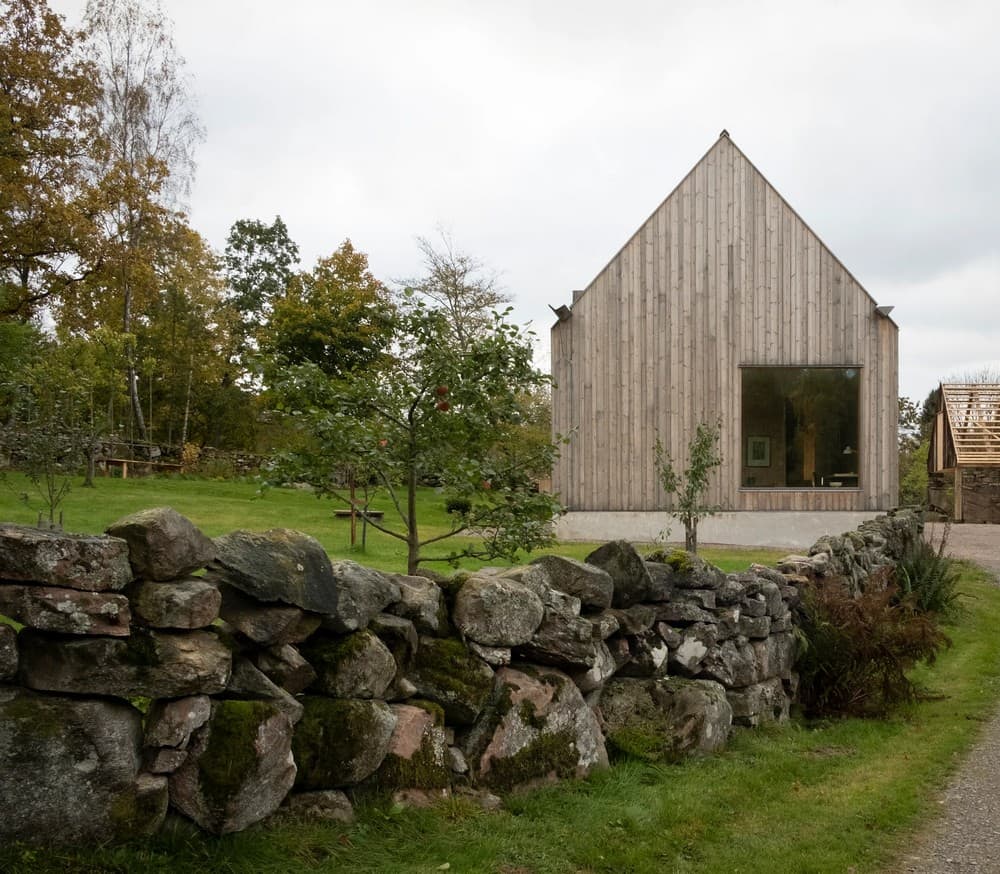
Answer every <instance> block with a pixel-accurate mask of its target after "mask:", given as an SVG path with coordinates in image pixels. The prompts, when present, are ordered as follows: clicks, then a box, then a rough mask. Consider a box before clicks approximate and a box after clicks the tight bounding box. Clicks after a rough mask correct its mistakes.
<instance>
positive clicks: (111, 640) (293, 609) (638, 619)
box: [0, 508, 919, 842]
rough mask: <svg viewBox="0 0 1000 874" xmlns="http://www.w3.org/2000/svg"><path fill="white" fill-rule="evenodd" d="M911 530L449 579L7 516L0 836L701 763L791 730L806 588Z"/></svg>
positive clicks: (344, 808)
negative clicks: (624, 762)
mask: <svg viewBox="0 0 1000 874" xmlns="http://www.w3.org/2000/svg"><path fill="white" fill-rule="evenodd" d="M918 535H919V522H918V520H917V519H916V517H911V516H905V515H902V514H900V515H897V516H889V517H880V519H879V520H876V521H875V522H872V523H865V525H864V526H862V528H861V529H860V530H859V531H858V532H852V533H849V534H846V535H842V536H841V537H836V538H824V539H822V540H821V541H819V542H818V543H817V544H816V545H815V546H814V547H813V549H812V550H811V551H810V554H809V555H807V556H790V557H788V558H787V559H786V560H785V561H784V562H782V564H781V565H780V566H779V569H777V570H776V569H773V568H766V567H762V566H757V565H755V566H753V567H752V568H751V569H750V570H749V571H747V572H745V573H741V574H725V573H723V572H722V571H720V570H719V569H718V568H715V567H713V566H711V565H709V564H707V563H705V562H704V561H702V560H701V559H699V558H697V557H694V556H690V555H688V554H687V553H684V552H679V551H677V552H671V553H665V554H664V553H661V554H659V555H655V556H653V557H652V558H651V559H649V558H647V559H643V558H642V557H641V556H640V555H639V554H638V553H637V552H636V551H635V549H633V548H632V546H630V545H629V544H628V543H626V542H624V541H617V542H614V543H609V544H606V545H604V546H602V547H600V548H599V549H597V550H596V551H595V552H594V553H592V554H591V555H590V556H589V557H588V558H587V561H586V562H578V561H574V560H572V559H566V558H559V557H554V556H545V557H542V558H540V559H538V560H536V561H535V562H533V563H532V564H529V565H526V566H523V567H518V568H507V569H499V568H498V569H486V570H483V571H480V572H477V573H475V574H471V575H468V574H465V575H460V576H458V577H456V578H453V579H449V580H431V579H428V578H425V577H422V576H406V575H400V574H384V573H381V572H379V571H376V570H373V569H371V568H366V567H363V566H361V565H358V564H355V563H354V562H350V561H338V562H331V561H330V560H329V558H328V557H327V555H326V554H325V552H324V551H323V549H322V547H321V546H320V544H319V543H318V542H317V541H315V540H314V539H312V538H310V537H308V536H306V535H304V534H300V533H298V532H294V531H288V530H283V529H277V530H272V531H268V532H264V533H252V532H247V531H238V532H234V533H232V534H229V535H225V536H223V537H219V538H216V539H215V540H214V541H213V540H210V539H208V538H207V537H205V536H204V535H203V534H202V533H201V532H200V531H198V529H197V528H196V527H195V526H194V525H193V524H192V523H191V522H190V521H188V520H187V519H185V518H183V517H182V516H180V515H179V514H177V513H176V512H174V511H173V510H170V509H167V508H161V509H156V510H149V511H145V512H142V513H137V514H135V515H133V516H130V517H128V518H126V519H123V520H121V521H119V522H118V523H116V524H115V525H113V526H111V528H109V530H108V534H107V536H102V537H84V536H70V535H63V534H57V533H54V532H49V531H40V530H36V529H32V528H23V527H18V526H12V525H0V613H2V614H3V615H5V616H7V617H9V618H11V619H13V620H14V621H15V622H16V623H17V624H18V625H19V626H23V627H20V628H19V630H17V631H15V629H14V627H12V626H10V625H0V814H2V815H0V836H2V838H3V839H5V840H25V841H45V842H52V841H57V842H58V841H63V842H78V841H105V840H111V839H122V838H127V837H135V836H141V835H147V834H152V833H155V832H156V831H157V830H158V829H159V828H160V827H161V825H162V823H163V821H164V818H165V816H166V815H167V812H168V810H173V811H175V812H177V813H180V814H182V815H183V816H185V817H187V818H189V819H191V820H193V821H194V822H195V823H197V824H198V825H199V826H201V827H202V828H203V829H205V830H207V831H209V832H212V833H216V834H223V833H227V832H233V831H238V830H240V829H243V828H245V827H246V826H248V825H250V824H252V823H254V822H257V821H259V820H262V819H264V818H266V817H268V816H270V815H271V814H273V813H274V812H275V811H276V810H278V809H279V807H282V806H284V807H285V808H287V809H290V810H292V811H295V812H297V813H301V814H305V815H310V816H322V817H327V818H330V819H349V818H350V817H351V804H350V800H349V797H348V796H349V795H350V796H352V797H353V796H358V795H361V794H364V793H368V792H380V793H395V795H396V797H397V798H398V799H400V800H403V801H407V802H411V803H423V802H428V801H433V800H435V799H438V798H441V797H444V796H447V795H448V794H449V793H466V794H470V795H471V796H472V797H474V798H477V799H478V800H479V801H480V802H481V803H483V804H496V803H498V799H497V798H496V795H495V794H494V793H496V792H504V791H507V790H510V789H512V788H514V787H516V786H522V785H529V784H532V783H535V782H537V781H541V780H550V779H553V778H569V777H578V776H584V775H586V774H588V773H589V772H591V771H592V770H594V769H595V768H601V767H604V766H606V765H607V762H608V751H609V749H610V750H612V751H614V750H618V751H622V752H625V753H628V754H631V755H635V756H640V757H644V758H647V759H650V760H664V759H666V760H671V759H676V758H678V757H681V756H685V755H690V754H698V753H710V752H712V751H713V750H716V749H718V748H720V747H721V746H722V745H723V744H725V742H726V739H727V738H728V736H729V733H730V730H731V726H732V725H733V724H737V725H747V726H754V725H759V724H761V723H764V722H769V721H775V720H783V719H785V718H787V715H788V710H789V705H790V703H791V701H792V699H793V697H794V691H795V674H794V659H795V642H794V641H795V638H794V635H793V629H792V622H793V611H792V607H793V606H794V604H795V601H796V599H797V597H798V593H797V589H796V583H798V582H801V581H802V580H803V579H805V578H806V577H811V578H816V577H824V576H826V577H830V578H836V579H838V580H839V579H847V580H850V581H851V584H852V585H857V586H861V585H863V584H864V580H865V579H866V575H867V574H870V573H871V571H872V570H873V569H874V568H876V567H878V566H879V565H881V564H888V563H894V561H895V560H896V558H897V557H898V556H899V555H901V554H902V552H903V550H904V549H905V548H906V546H907V544H908V543H910V542H912V540H913V538H914V537H916V536H918Z"/></svg>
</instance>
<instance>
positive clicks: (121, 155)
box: [85, 0, 202, 441]
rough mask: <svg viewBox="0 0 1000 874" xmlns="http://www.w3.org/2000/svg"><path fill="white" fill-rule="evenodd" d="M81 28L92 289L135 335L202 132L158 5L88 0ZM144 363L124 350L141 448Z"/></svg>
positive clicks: (138, 355)
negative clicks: (96, 235) (89, 113)
mask: <svg viewBox="0 0 1000 874" xmlns="http://www.w3.org/2000/svg"><path fill="white" fill-rule="evenodd" d="M85 25H86V31H87V40H88V42H87V44H88V48H89V52H90V57H91V62H92V63H93V65H94V68H95V69H96V70H97V72H98V77H99V83H100V98H99V100H98V124H99V129H100V136H99V137H98V138H97V140H96V141H95V148H94V150H93V154H92V173H93V179H94V190H95V195H94V201H93V208H94V210H95V212H96V213H97V214H98V215H99V216H100V221H101V226H102V236H103V241H104V243H103V248H102V250H101V252H100V254H99V255H98V256H97V261H98V263H99V265H100V270H99V272H98V273H96V274H95V276H94V277H93V279H92V282H93V283H94V284H95V285H97V286H100V287H101V289H102V290H103V292H104V293H105V294H110V295H114V296H115V297H117V298H118V299H119V300H120V302H121V308H120V312H121V323H120V324H121V329H122V332H123V334H125V335H132V334H133V318H134V314H135V304H136V300H137V298H138V297H141V296H143V295H146V296H147V297H148V296H150V295H151V293H152V286H153V285H154V284H155V270H154V266H153V259H154V255H155V241H156V239H157V238H158V237H159V236H161V235H162V232H163V227H164V225H165V224H167V223H168V222H169V221H170V220H171V219H173V218H174V217H175V212H176V209H177V207H178V205H179V204H180V202H181V198H182V197H183V196H184V195H185V194H186V193H187V191H188V189H189V187H190V183H191V179H192V177H193V174H194V146H195V144H196V143H197V142H198V141H199V140H200V139H201V137H202V129H201V125H200V123H199V121H198V118H197V116H196V114H195V112H194V109H193V103H192V99H191V95H190V91H189V88H188V83H187V80H186V79H185V76H184V72H183V66H184V62H183V60H182V58H181V57H180V55H179V54H178V53H177V50H176V48H175V46H174V42H173V37H172V34H171V29H170V25H169V22H168V21H167V19H166V17H165V16H164V14H163V12H162V10H161V8H160V7H159V5H155V6H150V7H147V6H144V5H143V4H142V3H140V2H139V0H89V2H88V4H87V10H86V14H85ZM141 357H142V353H141V351H140V350H137V349H135V348H132V349H130V350H129V354H128V356H127V358H128V361H127V366H126V387H127V390H128V393H129V398H130V401H131V406H132V415H133V418H134V420H135V423H136V426H137V428H138V431H139V435H140V439H142V440H143V441H145V440H147V439H148V434H147V431H146V423H145V417H144V415H143V409H142V404H141V403H140V400H139V388H138V381H137V376H138V374H137V370H136V365H137V361H138V360H139V358H141Z"/></svg>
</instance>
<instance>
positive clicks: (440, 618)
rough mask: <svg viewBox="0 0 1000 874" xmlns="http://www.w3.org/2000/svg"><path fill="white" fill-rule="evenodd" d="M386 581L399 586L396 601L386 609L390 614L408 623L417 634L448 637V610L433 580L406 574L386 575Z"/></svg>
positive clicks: (439, 589)
mask: <svg viewBox="0 0 1000 874" xmlns="http://www.w3.org/2000/svg"><path fill="white" fill-rule="evenodd" d="M389 579H390V580H391V581H392V582H393V583H395V584H396V585H397V586H399V600H398V601H397V602H396V603H394V604H390V605H389V606H388V607H387V608H386V609H387V610H388V611H389V612H390V613H393V614H395V615H396V616H401V617H403V618H404V619H409V620H410V621H411V622H412V623H413V624H414V626H415V627H416V629H417V631H418V632H419V633H420V634H433V635H443V634H447V633H448V607H447V605H446V604H445V600H444V592H443V591H442V590H441V587H440V586H439V585H438V584H437V583H435V582H434V580H429V579H427V577H417V576H409V575H407V574H390V575H389Z"/></svg>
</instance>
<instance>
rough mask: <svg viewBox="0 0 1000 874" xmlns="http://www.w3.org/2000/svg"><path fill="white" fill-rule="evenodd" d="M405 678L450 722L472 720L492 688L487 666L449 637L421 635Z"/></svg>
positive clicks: (491, 673)
mask: <svg viewBox="0 0 1000 874" xmlns="http://www.w3.org/2000/svg"><path fill="white" fill-rule="evenodd" d="M408 679H409V680H410V681H411V682H412V683H413V685H414V687H415V688H416V690H417V694H418V695H419V696H420V697H421V698H427V699H428V700H430V701H433V702H435V703H436V704H440V705H441V707H442V708H443V709H444V712H445V716H446V717H447V721H448V722H449V723H451V724H453V725H471V724H472V723H473V722H475V721H476V718H477V717H478V716H479V714H480V712H481V711H482V709H483V706H484V705H485V704H486V702H487V700H488V699H489V697H490V693H491V691H492V690H493V671H492V670H491V669H490V667H489V665H487V664H486V662H484V661H483V660H482V659H480V658H479V657H478V656H475V655H473V654H472V653H471V652H469V650H468V649H467V648H466V646H465V644H463V643H462V641H460V640H456V639H455V638H452V637H421V638H420V645H419V647H418V648H417V652H416V657H415V658H414V661H413V668H412V669H411V671H410V674H409V677H408Z"/></svg>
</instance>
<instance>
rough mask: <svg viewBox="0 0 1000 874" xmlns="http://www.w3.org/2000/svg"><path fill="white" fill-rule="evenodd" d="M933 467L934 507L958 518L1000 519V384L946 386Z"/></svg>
mask: <svg viewBox="0 0 1000 874" xmlns="http://www.w3.org/2000/svg"><path fill="white" fill-rule="evenodd" d="M927 470H928V474H929V475H930V489H929V502H930V504H931V505H932V506H934V507H936V508H938V509H941V510H944V511H945V512H947V513H949V515H951V516H952V518H953V519H955V521H956V522H994V523H995V522H1000V385H998V384H995V383H942V384H941V386H940V388H939V389H938V403H937V413H936V415H935V417H934V428H933V430H932V431H931V442H930V451H929V452H928V455H927Z"/></svg>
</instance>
